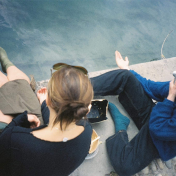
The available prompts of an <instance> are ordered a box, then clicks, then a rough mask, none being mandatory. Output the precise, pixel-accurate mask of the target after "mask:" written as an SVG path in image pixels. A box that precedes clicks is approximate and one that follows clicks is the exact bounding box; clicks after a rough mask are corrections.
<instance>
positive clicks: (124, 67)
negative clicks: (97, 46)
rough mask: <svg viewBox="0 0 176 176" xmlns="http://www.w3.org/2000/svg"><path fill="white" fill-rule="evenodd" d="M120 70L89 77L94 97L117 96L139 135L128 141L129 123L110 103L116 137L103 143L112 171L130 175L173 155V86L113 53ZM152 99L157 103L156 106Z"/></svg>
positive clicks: (175, 124)
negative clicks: (144, 74) (148, 76)
mask: <svg viewBox="0 0 176 176" xmlns="http://www.w3.org/2000/svg"><path fill="white" fill-rule="evenodd" d="M115 57H116V63H117V65H118V66H119V68H120V69H118V70H114V71H110V72H107V73H105V74H102V75H100V76H98V77H95V78H92V79H91V81H92V84H93V87H94V94H95V95H103V96H106V95H119V101H120V103H121V104H122V105H123V107H124V108H125V110H126V111H127V112H128V114H129V115H130V117H131V118H132V120H133V121H134V123H135V124H136V126H137V128H138V129H139V132H138V134H137V135H136V136H135V137H134V138H133V139H132V140H131V141H129V140H128V134H127V131H126V130H127V127H128V125H129V123H130V120H129V119H128V118H127V117H125V116H123V115H122V114H121V113H120V112H119V111H118V109H117V107H116V106H115V105H114V104H112V103H109V111H110V114H111V116H112V118H113V120H114V124H115V134H114V135H113V136H111V137H109V138H108V139H107V140H106V146H107V152H108V155H109V158H110V161H111V164H112V166H113V167H114V169H115V171H116V172H117V174H118V175H120V176H130V175H133V174H135V173H137V172H139V171H141V170H142V169H143V168H145V167H146V166H148V164H150V162H151V161H152V160H154V159H156V158H161V159H162V160H163V161H167V160H169V159H171V158H173V157H175V156H176V104H175V97H176V83H175V84H174V80H172V81H171V82H169V81H168V82H154V81H151V80H147V79H145V78H143V77H142V76H140V75H139V74H138V73H136V72H135V71H133V70H130V69H129V66H128V65H129V61H128V58H127V57H126V58H125V60H124V59H123V58H122V56H121V54H120V53H119V52H118V51H116V52H115ZM152 99H154V100H156V101H158V103H157V104H155V103H154V102H153V101H152Z"/></svg>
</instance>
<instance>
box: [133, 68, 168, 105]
mask: <svg viewBox="0 0 176 176" xmlns="http://www.w3.org/2000/svg"><path fill="white" fill-rule="evenodd" d="M130 72H131V73H133V74H134V75H135V77H136V78H137V79H138V80H139V81H140V83H141V85H142V87H143V88H144V91H145V92H146V93H147V94H148V95H149V97H151V98H152V99H154V100H156V101H158V102H160V101H163V100H164V99H165V98H167V96H168V92H169V81H167V82H155V81H151V80H150V79H149V80H147V79H146V78H143V77H142V76H141V75H139V74H138V73H136V72H135V71H134V70H130Z"/></svg>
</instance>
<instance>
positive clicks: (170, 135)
mask: <svg viewBox="0 0 176 176" xmlns="http://www.w3.org/2000/svg"><path fill="white" fill-rule="evenodd" d="M174 108H175V104H174V102H172V101H170V100H168V99H165V100H164V101H163V102H159V103H157V105H156V106H155V107H154V108H153V110H152V112H151V116H150V121H149V129H150V134H151V135H152V136H153V137H154V138H156V139H158V140H162V141H175V140H176V111H175V113H174Z"/></svg>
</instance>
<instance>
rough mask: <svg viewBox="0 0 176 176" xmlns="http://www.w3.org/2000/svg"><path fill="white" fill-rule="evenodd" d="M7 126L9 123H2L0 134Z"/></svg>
mask: <svg viewBox="0 0 176 176" xmlns="http://www.w3.org/2000/svg"><path fill="white" fill-rule="evenodd" d="M7 125H8V123H4V122H0V134H1V132H2V131H3V130H4V128H5V127H6V126H7Z"/></svg>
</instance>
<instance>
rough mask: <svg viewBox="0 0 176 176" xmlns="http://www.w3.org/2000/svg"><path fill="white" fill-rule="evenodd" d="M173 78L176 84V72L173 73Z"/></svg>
mask: <svg viewBox="0 0 176 176" xmlns="http://www.w3.org/2000/svg"><path fill="white" fill-rule="evenodd" d="M173 76H174V84H175V80H176V71H174V72H173Z"/></svg>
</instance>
